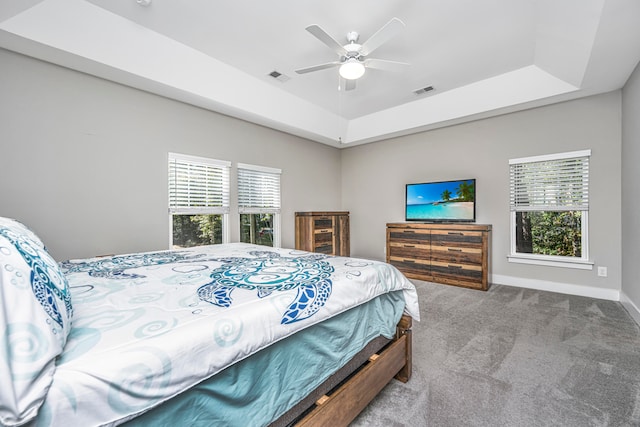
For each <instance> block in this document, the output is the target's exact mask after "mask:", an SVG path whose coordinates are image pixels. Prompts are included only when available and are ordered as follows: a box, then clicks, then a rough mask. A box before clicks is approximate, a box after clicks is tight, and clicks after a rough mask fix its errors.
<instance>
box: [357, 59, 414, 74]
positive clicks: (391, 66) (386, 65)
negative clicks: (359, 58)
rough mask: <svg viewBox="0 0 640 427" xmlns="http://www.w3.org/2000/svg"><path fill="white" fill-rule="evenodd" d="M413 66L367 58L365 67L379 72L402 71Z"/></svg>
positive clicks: (405, 63)
mask: <svg viewBox="0 0 640 427" xmlns="http://www.w3.org/2000/svg"><path fill="white" fill-rule="evenodd" d="M409 65H411V64H409V63H407V62H398V61H387V60H386V59H374V58H367V59H365V61H364V66H365V67H367V68H375V69H377V70H386V71H401V70H404V69H405V67H407V66H409Z"/></svg>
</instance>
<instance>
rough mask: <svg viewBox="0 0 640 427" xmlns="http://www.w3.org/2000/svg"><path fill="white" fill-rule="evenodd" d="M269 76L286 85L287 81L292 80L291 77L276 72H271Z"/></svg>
mask: <svg viewBox="0 0 640 427" xmlns="http://www.w3.org/2000/svg"><path fill="white" fill-rule="evenodd" d="M269 76H271V77H273V78H274V79H276V80H278V81H279V82H282V83H284V82H286V81H287V80H289V79H291V77H289V76H287V75H285V74H282V73H281V72H279V71H275V70H274V71H272V72H270V73H269Z"/></svg>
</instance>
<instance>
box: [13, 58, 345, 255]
mask: <svg viewBox="0 0 640 427" xmlns="http://www.w3.org/2000/svg"><path fill="white" fill-rule="evenodd" d="M0 64H2V66H1V67H0V94H1V95H0V216H6V217H12V218H16V219H19V220H20V221H22V222H24V223H26V224H27V225H28V226H30V227H31V228H32V229H34V231H36V233H37V234H39V235H40V237H41V238H42V239H43V240H44V241H45V244H47V246H48V248H49V250H50V251H51V253H52V255H53V256H54V258H56V259H58V260H62V259H69V258H79V257H89V256H94V255H100V254H108V253H128V252H137V251H148V250H157V249H166V248H167V247H168V242H169V216H168V213H167V197H168V196H167V153H168V152H170V151H171V152H177V153H184V154H191V155H197V156H205V157H211V158H216V159H222V160H229V161H232V162H233V163H234V166H233V169H232V174H231V177H232V195H233V194H235V191H233V189H234V186H235V164H236V163H237V162H242V163H250V164H257V165H263V166H269V167H275V168H281V169H282V171H283V173H282V244H283V246H288V247H293V246H294V212H295V211H302V210H322V209H325V210H336V209H339V208H340V201H341V199H340V185H341V179H340V151H339V150H338V149H335V148H332V147H329V146H326V145H322V144H318V143H314V142H311V141H308V140H304V139H301V138H298V137H295V136H291V135H288V134H285V133H281V132H278V131H274V130H271V129H267V128H264V127H261V126H257V125H254V124H251V123H247V122H244V121H241V120H236V119H233V118H230V117H227V116H222V115H219V114H216V113H212V112H209V111H206V110H203V109H199V108H196V107H192V106H189V105H186V104H183V103H179V102H176V101H172V100H168V99H165V98H162V97H158V96H155V95H152V94H149V93H146V92H142V91H138V90H135V89H131V88H129V87H125V86H121V85H118V84H114V83H111V82H108V81H105V80H101V79H98V78H94V77H91V76H88V75H85V74H81V73H77V72H74V71H71V70H67V69H65V68H61V67H58V66H55V65H51V64H48V63H44V62H41V61H38V60H34V59H31V58H28V57H25V56H22V55H18V54H15V53H13V52H9V51H6V50H2V49H0ZM234 201H235V197H234V196H232V206H233V204H234ZM234 213H235V215H234ZM231 219H232V221H231V238H232V241H238V238H239V232H238V219H237V210H235V211H234V210H233V208H232V215H231Z"/></svg>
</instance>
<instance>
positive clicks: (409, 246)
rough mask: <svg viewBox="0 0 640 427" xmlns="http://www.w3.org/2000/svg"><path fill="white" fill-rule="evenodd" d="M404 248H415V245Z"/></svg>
mask: <svg viewBox="0 0 640 427" xmlns="http://www.w3.org/2000/svg"><path fill="white" fill-rule="evenodd" d="M404 247H405V248H415V247H416V246H415V245H404Z"/></svg>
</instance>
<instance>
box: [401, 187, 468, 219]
mask: <svg viewBox="0 0 640 427" xmlns="http://www.w3.org/2000/svg"><path fill="white" fill-rule="evenodd" d="M405 194H406V196H405V217H406V220H407V221H424V222H473V221H475V220H476V180H475V179H462V180H458V181H441V182H423V183H418V184H407V188H406V193H405Z"/></svg>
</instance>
